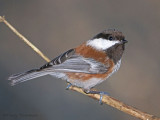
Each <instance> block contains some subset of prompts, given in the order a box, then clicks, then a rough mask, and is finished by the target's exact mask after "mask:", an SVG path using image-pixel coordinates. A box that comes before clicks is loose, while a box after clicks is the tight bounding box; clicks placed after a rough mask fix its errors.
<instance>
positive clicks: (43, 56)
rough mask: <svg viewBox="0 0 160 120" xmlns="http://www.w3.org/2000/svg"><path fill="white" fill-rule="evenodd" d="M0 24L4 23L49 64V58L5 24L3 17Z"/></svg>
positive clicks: (9, 25)
mask: <svg viewBox="0 0 160 120" xmlns="http://www.w3.org/2000/svg"><path fill="white" fill-rule="evenodd" d="M0 22H4V23H5V24H6V25H7V26H8V27H9V28H10V29H11V30H12V31H13V32H14V33H15V34H16V35H17V36H18V37H19V38H20V39H21V40H23V41H24V42H25V43H26V44H27V45H29V46H30V47H31V48H32V49H33V50H34V51H35V52H37V53H38V55H40V56H41V57H42V58H43V59H44V60H46V61H47V62H49V61H50V60H49V58H48V57H46V56H45V55H44V54H43V53H42V52H41V51H40V50H39V49H38V48H37V47H36V46H34V45H33V44H32V43H31V42H30V41H29V40H28V39H27V38H25V37H24V36H23V35H22V34H20V33H19V32H18V31H17V30H16V29H15V28H14V27H13V26H12V25H11V24H9V23H8V22H7V20H6V19H5V17H4V16H3V17H1V16H0Z"/></svg>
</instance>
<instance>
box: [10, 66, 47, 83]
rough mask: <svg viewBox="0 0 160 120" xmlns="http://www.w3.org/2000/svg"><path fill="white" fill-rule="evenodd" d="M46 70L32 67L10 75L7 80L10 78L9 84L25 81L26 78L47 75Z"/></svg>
mask: <svg viewBox="0 0 160 120" xmlns="http://www.w3.org/2000/svg"><path fill="white" fill-rule="evenodd" d="M47 74H48V72H47V71H40V70H39V69H33V70H30V71H27V72H24V73H18V74H14V75H11V76H10V77H9V78H8V80H11V86H14V85H16V84H19V83H21V82H25V81H27V80H31V79H34V78H37V77H41V76H44V75H47Z"/></svg>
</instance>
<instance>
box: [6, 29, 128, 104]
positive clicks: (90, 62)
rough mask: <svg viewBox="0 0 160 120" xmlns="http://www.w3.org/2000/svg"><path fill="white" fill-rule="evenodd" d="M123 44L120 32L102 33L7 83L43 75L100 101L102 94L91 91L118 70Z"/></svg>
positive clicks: (107, 31)
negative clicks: (63, 82) (78, 89)
mask: <svg viewBox="0 0 160 120" xmlns="http://www.w3.org/2000/svg"><path fill="white" fill-rule="evenodd" d="M125 43H127V40H125V37H124V35H123V34H122V32H120V31H118V30H115V29H108V30H104V31H103V32H101V33H99V34H97V35H96V36H94V37H93V38H92V39H90V40H88V41H86V42H84V43H83V44H81V45H79V46H77V47H76V48H73V49H70V50H68V51H66V52H65V53H63V54H61V55H60V56H58V57H56V58H54V59H53V60H52V61H50V62H48V63H46V64H45V65H43V66H42V67H40V68H38V69H32V70H29V71H27V72H24V73H19V74H15V75H12V76H10V77H9V78H8V80H11V85H12V86H13V85H16V84H18V83H21V82H25V81H27V80H31V79H34V78H37V77H41V76H44V75H52V76H55V77H57V78H61V79H63V80H66V81H67V82H68V83H70V85H73V86H77V87H80V88H83V90H84V92H85V93H89V94H100V95H101V97H100V102H101V100H102V94H105V92H101V91H93V90H91V88H93V87H94V86H95V85H98V84H100V83H101V82H103V81H104V80H106V79H107V78H108V77H109V76H111V75H112V74H113V73H115V72H116V71H117V70H118V69H119V68H120V65H121V57H122V54H123V52H124V48H125ZM70 85H69V86H68V88H69V87H70Z"/></svg>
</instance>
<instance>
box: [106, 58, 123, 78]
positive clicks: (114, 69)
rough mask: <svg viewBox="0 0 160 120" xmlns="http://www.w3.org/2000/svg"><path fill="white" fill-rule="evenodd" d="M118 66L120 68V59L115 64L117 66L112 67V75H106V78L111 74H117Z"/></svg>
mask: <svg viewBox="0 0 160 120" xmlns="http://www.w3.org/2000/svg"><path fill="white" fill-rule="evenodd" d="M120 66H121V59H120V60H119V61H118V62H117V64H116V65H115V66H114V67H113V71H112V73H110V74H109V75H108V77H110V76H111V75H112V74H113V73H115V72H117V71H118V70H119V68H120ZM108 77H107V78H108Z"/></svg>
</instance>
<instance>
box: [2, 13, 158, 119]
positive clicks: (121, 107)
mask: <svg viewBox="0 0 160 120" xmlns="http://www.w3.org/2000/svg"><path fill="white" fill-rule="evenodd" d="M0 22H4V23H5V24H6V25H7V26H8V27H9V28H10V29H11V30H12V31H13V32H14V33H15V34H16V35H17V36H18V37H20V39H22V40H23V41H24V42H25V43H26V44H27V45H29V46H30V47H31V48H32V49H33V50H34V51H36V52H37V53H38V54H39V55H40V56H41V57H42V58H43V59H44V60H46V61H47V62H49V61H50V60H49V58H47V57H46V56H45V55H44V54H43V53H42V52H41V51H40V50H39V49H38V48H37V47H35V46H34V45H33V44H32V43H31V42H30V41H29V40H27V39H26V38H25V37H24V36H23V35H22V34H20V33H19V32H18V31H17V30H16V29H15V28H14V27H13V26H12V25H11V24H9V23H8V22H7V21H6V19H5V18H4V16H3V17H2V16H0ZM69 89H70V90H73V91H77V92H80V93H82V94H84V95H87V96H89V97H92V98H94V99H96V100H99V99H100V95H99V94H86V93H84V92H83V90H82V89H81V88H78V87H75V86H71V87H70V88H69ZM102 102H103V103H105V104H108V105H110V106H112V107H114V108H116V109H118V110H120V111H123V112H125V113H127V114H130V115H132V116H134V117H137V118H139V119H142V120H160V118H158V117H156V116H154V115H150V114H148V113H145V112H142V111H140V110H138V109H136V108H134V107H131V106H129V105H127V104H124V103H122V102H121V101H119V100H116V99H115V98H112V97H110V96H107V95H103V99H102Z"/></svg>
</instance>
